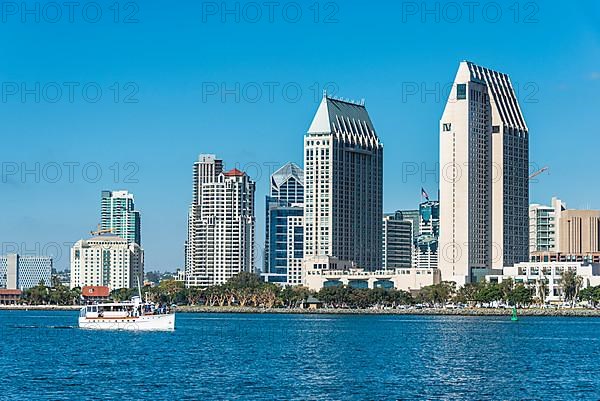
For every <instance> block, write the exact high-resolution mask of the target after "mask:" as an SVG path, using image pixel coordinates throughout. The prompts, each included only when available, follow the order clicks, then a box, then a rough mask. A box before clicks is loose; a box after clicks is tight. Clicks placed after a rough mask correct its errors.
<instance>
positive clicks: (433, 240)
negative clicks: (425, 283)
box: [413, 201, 440, 269]
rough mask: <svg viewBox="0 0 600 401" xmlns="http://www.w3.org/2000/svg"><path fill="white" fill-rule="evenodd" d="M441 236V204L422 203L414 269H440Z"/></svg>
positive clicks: (435, 202)
mask: <svg viewBox="0 0 600 401" xmlns="http://www.w3.org/2000/svg"><path fill="white" fill-rule="evenodd" d="M439 234H440V202H438V201H426V202H423V203H421V204H420V205H419V233H418V236H417V237H416V240H415V241H414V243H415V248H414V249H415V252H414V263H413V266H414V267H417V268H419V269H437V268H438V241H439Z"/></svg>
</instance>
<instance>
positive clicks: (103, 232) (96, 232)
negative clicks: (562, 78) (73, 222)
mask: <svg viewBox="0 0 600 401" xmlns="http://www.w3.org/2000/svg"><path fill="white" fill-rule="evenodd" d="M112 232H113V229H112V228H106V229H101V228H100V224H98V229H97V230H96V231H90V234H91V235H92V236H96V235H102V234H108V233H112Z"/></svg>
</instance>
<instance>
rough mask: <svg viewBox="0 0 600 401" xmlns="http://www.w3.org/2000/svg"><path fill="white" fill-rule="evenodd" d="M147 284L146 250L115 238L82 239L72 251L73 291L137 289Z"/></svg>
mask: <svg viewBox="0 0 600 401" xmlns="http://www.w3.org/2000/svg"><path fill="white" fill-rule="evenodd" d="M138 282H139V283H140V285H141V284H142V283H143V282H144V251H143V250H142V248H140V246H139V245H138V244H136V243H135V242H129V241H127V240H126V239H125V238H122V237H118V236H116V235H112V234H111V235H98V236H95V237H92V238H90V239H87V240H79V241H77V242H76V243H75V245H73V247H72V248H71V288H75V287H80V288H83V287H85V286H104V287H108V288H110V290H116V289H120V288H136V287H137V286H138Z"/></svg>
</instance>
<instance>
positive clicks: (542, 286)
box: [537, 276, 548, 305]
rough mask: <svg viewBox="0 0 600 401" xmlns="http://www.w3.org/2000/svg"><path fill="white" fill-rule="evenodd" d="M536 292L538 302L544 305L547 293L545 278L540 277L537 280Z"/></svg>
mask: <svg viewBox="0 0 600 401" xmlns="http://www.w3.org/2000/svg"><path fill="white" fill-rule="evenodd" d="M537 291H538V297H539V298H540V302H541V303H542V305H544V304H545V303H546V293H547V292H548V281H547V280H546V277H544V276H542V277H541V278H539V279H538V280H537Z"/></svg>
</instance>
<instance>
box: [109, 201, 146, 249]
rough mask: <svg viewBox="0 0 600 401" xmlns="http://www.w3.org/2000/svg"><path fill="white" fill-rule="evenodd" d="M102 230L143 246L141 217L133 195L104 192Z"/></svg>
mask: <svg viewBox="0 0 600 401" xmlns="http://www.w3.org/2000/svg"><path fill="white" fill-rule="evenodd" d="M100 229H101V230H103V231H105V232H110V233H111V234H113V235H116V236H118V237H121V238H124V239H126V240H127V241H128V242H133V243H136V244H138V245H140V246H141V245H142V232H141V216H140V212H139V211H138V210H135V201H134V198H133V194H130V193H129V192H127V191H102V200H101V218H100Z"/></svg>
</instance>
